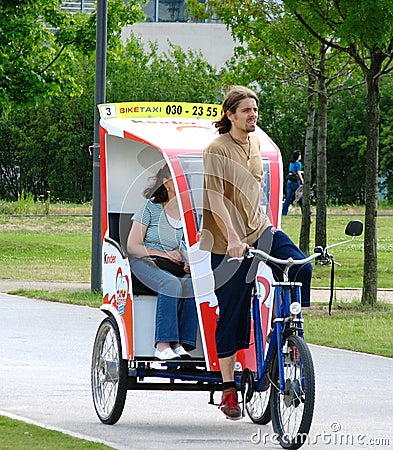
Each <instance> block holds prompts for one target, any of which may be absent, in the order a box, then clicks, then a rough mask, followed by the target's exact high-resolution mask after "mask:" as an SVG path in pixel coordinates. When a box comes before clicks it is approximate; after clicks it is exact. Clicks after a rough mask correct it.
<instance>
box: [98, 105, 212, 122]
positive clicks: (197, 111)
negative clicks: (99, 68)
mask: <svg viewBox="0 0 393 450" xmlns="http://www.w3.org/2000/svg"><path fill="white" fill-rule="evenodd" d="M98 109H99V112H100V116H101V118H102V119H132V118H138V119H141V118H153V117H154V118H160V117H162V118H164V117H165V118H170V117H182V118H191V119H207V120H209V119H212V120H216V119H218V118H219V117H220V115H221V105H214V104H205V103H184V102H135V103H133V102H132V103H130V102H127V103H106V104H101V105H98Z"/></svg>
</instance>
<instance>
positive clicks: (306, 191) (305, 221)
mask: <svg viewBox="0 0 393 450" xmlns="http://www.w3.org/2000/svg"><path fill="white" fill-rule="evenodd" d="M314 83H315V79H314V77H313V76H312V75H309V77H308V85H309V88H308V97H307V103H308V110H307V129H306V139H305V143H304V156H303V168H304V174H303V178H304V187H303V211H302V226H301V230H300V239H299V247H300V249H301V250H302V251H303V253H304V254H305V255H309V254H310V225H311V181H312V176H311V166H312V144H313V135H314V122H315V87H314Z"/></svg>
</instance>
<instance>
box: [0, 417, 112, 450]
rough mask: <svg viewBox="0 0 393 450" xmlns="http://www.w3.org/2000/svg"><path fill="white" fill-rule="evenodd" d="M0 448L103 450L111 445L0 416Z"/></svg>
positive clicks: (9, 449) (13, 449) (23, 449)
mask: <svg viewBox="0 0 393 450" xmlns="http://www.w3.org/2000/svg"><path fill="white" fill-rule="evenodd" d="M0 448H1V449H2V450H53V449H56V450H81V449H86V450H105V449H111V448H112V447H108V446H107V445H104V444H99V443H96V442H90V441H86V440H83V439H77V438H74V437H71V436H68V435H67V434H64V433H60V432H58V431H52V430H47V429H45V428H40V427H37V426H35V425H31V424H27V423H24V422H21V421H19V420H13V419H9V418H8V417H4V416H0Z"/></svg>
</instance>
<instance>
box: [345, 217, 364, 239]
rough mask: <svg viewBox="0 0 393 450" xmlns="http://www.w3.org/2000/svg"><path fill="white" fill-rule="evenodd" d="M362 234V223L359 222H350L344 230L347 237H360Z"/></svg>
mask: <svg viewBox="0 0 393 450" xmlns="http://www.w3.org/2000/svg"><path fill="white" fill-rule="evenodd" d="M362 233H363V222H361V221H360V220H351V221H350V222H349V223H348V225H347V226H346V228H345V234H346V235H348V236H360V235H361V234H362Z"/></svg>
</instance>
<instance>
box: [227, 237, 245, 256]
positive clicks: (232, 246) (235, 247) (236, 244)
mask: <svg viewBox="0 0 393 450" xmlns="http://www.w3.org/2000/svg"><path fill="white" fill-rule="evenodd" d="M248 248H250V246H249V245H248V244H246V243H245V242H241V241H233V242H228V254H229V256H230V257H231V258H242V257H243V256H244V253H245V251H246V250H247V249H248Z"/></svg>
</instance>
